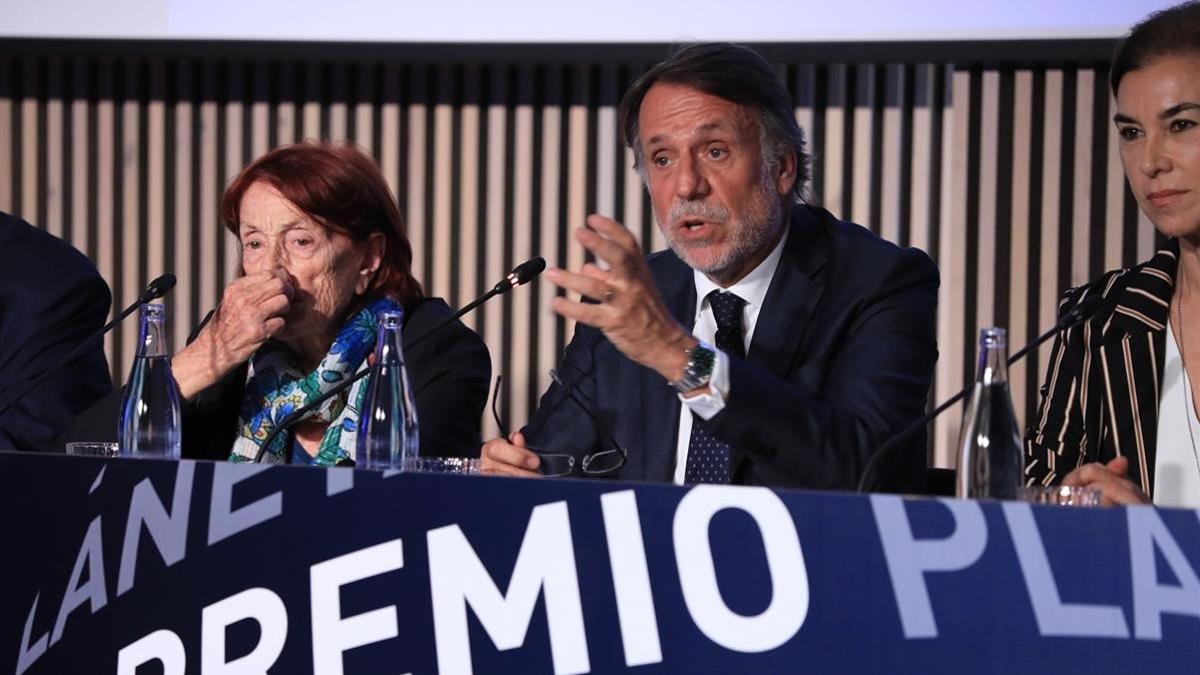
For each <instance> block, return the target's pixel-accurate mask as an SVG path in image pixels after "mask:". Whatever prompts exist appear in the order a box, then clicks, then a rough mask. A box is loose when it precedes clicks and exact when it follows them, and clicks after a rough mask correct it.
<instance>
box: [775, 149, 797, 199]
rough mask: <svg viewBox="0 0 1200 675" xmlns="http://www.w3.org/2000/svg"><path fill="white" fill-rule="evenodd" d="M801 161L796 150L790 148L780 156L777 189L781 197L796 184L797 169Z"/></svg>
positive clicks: (777, 170)
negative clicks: (797, 157) (798, 159)
mask: <svg viewBox="0 0 1200 675" xmlns="http://www.w3.org/2000/svg"><path fill="white" fill-rule="evenodd" d="M798 164H799V162H798V161H797V159H796V151H795V150H788V151H787V152H785V153H784V154H783V156H782V157H780V158H779V165H778V168H776V169H775V175H774V176H772V178H774V179H775V190H776V192H778V193H779V196H780V197H786V196H787V195H788V194H789V193H790V192H791V191H792V188H793V187H794V186H795V185H796V169H797V166H798Z"/></svg>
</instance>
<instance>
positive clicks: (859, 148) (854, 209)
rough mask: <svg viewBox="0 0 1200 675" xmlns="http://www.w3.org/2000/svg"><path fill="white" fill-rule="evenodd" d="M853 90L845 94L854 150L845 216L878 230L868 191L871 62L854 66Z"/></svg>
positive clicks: (873, 86)
mask: <svg viewBox="0 0 1200 675" xmlns="http://www.w3.org/2000/svg"><path fill="white" fill-rule="evenodd" d="M855 69H856V78H855V80H856V84H857V87H856V91H849V90H848V91H847V92H846V95H847V96H852V97H853V99H852V100H853V105H854V109H853V113H852V114H853V115H854V136H853V138H852V139H851V142H852V143H853V147H854V150H853V151H852V152H851V155H850V156H851V157H852V158H853V159H852V160H851V161H852V162H853V174H852V176H853V178H852V184H853V186H854V189H853V190H852V201H851V207H850V213H848V214H846V216H845V217H847V218H849V219H850V220H853V221H854V222H856V223H859V224H861V225H863V226H865V227H869V228H871V229H872V230H875V231H878V228H879V223H873V222H871V203H872V201H873V200H874V199H875V195H872V194H871V169H872V167H873V166H874V164H875V162H874V161H872V160H873V158H872V156H871V155H872V152H871V150H872V148H871V139H872V137H873V135H874V133H873V132H874V123H875V120H874V115H873V112H874V111H873V110H872V106H873V105H874V103H875V101H874V92H875V78H876V77H877V76H878V75H877V71H876V69H875V68H873V67H871V66H856V67H855Z"/></svg>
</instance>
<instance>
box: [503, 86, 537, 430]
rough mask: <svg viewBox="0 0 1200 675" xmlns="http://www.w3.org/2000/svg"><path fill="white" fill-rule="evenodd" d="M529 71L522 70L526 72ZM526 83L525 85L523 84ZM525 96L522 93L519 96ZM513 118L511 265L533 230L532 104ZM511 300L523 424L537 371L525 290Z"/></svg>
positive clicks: (515, 406) (515, 403)
mask: <svg viewBox="0 0 1200 675" xmlns="http://www.w3.org/2000/svg"><path fill="white" fill-rule="evenodd" d="M529 72H530V71H529V70H524V69H522V71H521V73H522V74H523V75H527V74H528V73H529ZM526 86H528V84H526ZM519 98H520V99H525V97H524V96H522V97H519ZM512 114H513V116H514V119H513V122H514V124H513V148H512V152H513V168H514V172H513V193H512V200H513V220H512V223H511V226H510V227H511V229H510V231H509V236H510V237H511V258H510V260H512V264H514V265H515V264H517V263H519V262H521V261H523V260H526V259H528V258H529V257H530V255H532V253H533V242H532V240H531V237H532V233H533V229H532V227H531V223H532V222H533V212H534V209H535V208H537V205H536V204H534V203H533V162H534V156H533V142H534V136H533V106H532V105H530V103H529V101H527V100H520V101H519V103H518V104H517V106H516V107H515V109H514V110H513V112H512ZM509 299H510V301H511V302H512V317H513V318H512V325H513V326H514V328H515V329H514V330H513V331H512V338H511V340H512V341H511V343H510V346H509V354H510V356H511V359H512V360H511V362H510V365H509V373H508V374H507V375H508V377H510V378H511V381H512V387H513V388H512V389H511V390H510V391H511V393H512V400H511V402H510V404H511V405H510V408H509V419H511V420H512V421H513V424H514V425H516V424H524V423H525V422H526V421H528V419H529V416H530V413H531V412H532V411H531V410H530V409H529V396H528V395H527V393H528V391H529V388H530V384H531V383H533V385H534V386H537V385H538V384H540V383H541V382H542V380H541V379H540V378H541V377H542V375H541V373H538V372H533V371H532V368H533V366H534V365H535V364H536V361H534V360H533V359H531V358H530V357H531V354H530V353H529V352H530V344H529V338H530V335H531V334H532V332H531V331H530V330H529V329H528V328H527V327H526V325H525V324H524V322H525V321H526V317H529V316H530V308H531V303H530V297H529V289H525V288H523V289H521V290H520V292H514V293H512V295H511V296H510V298H509Z"/></svg>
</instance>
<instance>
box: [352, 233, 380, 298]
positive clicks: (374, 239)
mask: <svg viewBox="0 0 1200 675" xmlns="http://www.w3.org/2000/svg"><path fill="white" fill-rule="evenodd" d="M386 251H387V238H386V237H385V236H384V235H383V233H382V232H372V233H371V235H370V236H369V237H367V254H366V255H365V256H363V260H362V266H361V267H360V268H359V270H358V279H357V282H356V283H355V285H354V292H355V293H356V294H358V295H362V294H363V293H366V292H367V289H368V288H370V287H371V282H372V281H373V280H374V279H375V274H376V273H377V272H378V271H379V267H380V265H382V264H383V255H384V253H385V252H386Z"/></svg>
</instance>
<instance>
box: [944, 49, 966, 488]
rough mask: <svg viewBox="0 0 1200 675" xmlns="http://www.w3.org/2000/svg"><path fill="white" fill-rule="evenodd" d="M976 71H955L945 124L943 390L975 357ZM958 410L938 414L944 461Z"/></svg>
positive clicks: (953, 440)
mask: <svg viewBox="0 0 1200 675" xmlns="http://www.w3.org/2000/svg"><path fill="white" fill-rule="evenodd" d="M970 78H971V74H970V73H968V72H966V71H955V73H954V77H953V92H954V94H953V96H954V108H953V111H952V116H953V119H952V120H950V123H949V124H947V125H946V129H947V133H948V134H951V135H950V138H949V139H948V142H947V143H946V152H947V154H948V155H949V156H948V166H947V170H946V171H945V175H946V176H947V177H948V178H949V182H948V184H947V188H948V189H947V190H945V191H944V192H943V196H944V198H945V199H946V201H947V203H945V204H944V207H945V208H943V210H942V213H943V214H946V216H947V220H946V221H944V222H943V226H942V227H941V228H940V233H939V234H940V237H939V241H938V251H939V252H940V255H939V258H938V261H937V263H938V267H939V268H940V270H941V276H942V283H941V286H940V287H939V289H938V334H937V335H938V345H939V350H940V351H941V358H939V359H938V365H937V372H936V375H935V377H936V382H937V389H938V392H941V393H942V396H943V397H944V396H945V395H948V394H949V393H951V392H954V391H957V390H958V389H960V388H962V386H963V385H964V384H965V383H964V382H963V381H962V372H963V363H964V362H966V361H968V360H969V359H971V358H972V356H973V355H974V353H975V349H974V345H973V344H963V340H962V338H961V337H959V336H961V335H962V334H963V324H964V323H965V321H966V317H965V311H964V308H965V302H966V299H965V297H964V292H965V285H966V284H965V281H966V275H967V269H966V262H965V261H966V222H967V202H966V199H965V198H964V197H963V195H965V193H966V191H967V170H968V169H967V153H966V146H967V126H968V117H969V115H970V113H971V111H970V110H969V106H968V105H967V101H968V98H967V95H966V92H967V90H968V87H969V86H970ZM960 417H961V413H959V414H958V415H955V414H952V413H947V414H945V415H942V417H941V419H939V420H938V422H939V424H938V426H937V427H936V429H937V430H936V436H937V438H936V441H935V443H936V444H937V447H938V449H939V453H938V454H939V455H940V456H939V463H941V462H945V463H946V464H948V465H950V466H953V462H954V461H955V458H956V454H957V450H956V444H957V441H958V429H959V419H960Z"/></svg>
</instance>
